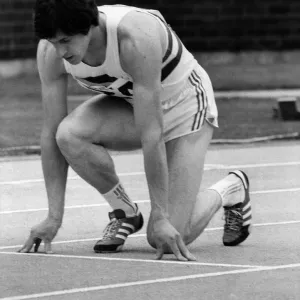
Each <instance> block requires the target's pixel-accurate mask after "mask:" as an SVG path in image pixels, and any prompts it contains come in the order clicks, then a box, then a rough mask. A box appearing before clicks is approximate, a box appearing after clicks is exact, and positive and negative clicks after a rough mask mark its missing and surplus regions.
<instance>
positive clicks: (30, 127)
mask: <svg viewBox="0 0 300 300" xmlns="http://www.w3.org/2000/svg"><path fill="white" fill-rule="evenodd" d="M96 2H97V4H99V5H104V4H126V5H132V6H139V7H143V8H152V9H158V10H159V11H160V12H161V13H162V14H163V15H164V17H165V19H166V20H167V22H168V23H169V24H170V25H171V26H172V28H173V29H174V30H175V31H176V33H177V34H178V36H179V37H180V38H181V40H182V41H183V42H184V44H185V45H186V47H187V48H188V49H189V50H190V51H191V52H192V53H193V54H194V55H195V57H196V59H197V60H198V61H199V63H200V64H201V65H202V66H203V67H204V68H205V69H206V71H207V72H208V74H209V75H210V77H211V80H212V83H213V86H214V89H215V91H216V96H217V100H218V101H217V103H218V106H219V111H220V130H218V131H216V133H215V139H243V138H254V137H259V136H268V135H272V134H291V133H298V132H299V131H300V130H299V129H300V128H299V123H300V122H299V121H297V120H291V121H290V122H287V121H285V122H283V121H282V120H280V119H278V118H276V106H277V102H276V95H275V96H274V95H273V94H272V95H271V93H270V96H268V95H267V96H264V97H260V96H256V97H251V98H250V99H249V97H245V96H244V95H243V94H238V96H236V94H234V95H233V96H232V95H231V96H228V95H227V96H224V94H222V93H220V94H218V93H219V92H224V91H245V90H250V91H260V90H278V89H284V90H286V95H288V93H289V91H290V90H291V89H292V90H293V91H294V92H295V91H297V89H298V88H299V87H300V81H299V78H300V67H299V66H300V1H299V0H252V1H241V0H193V1H185V0H181V1H166V0H153V1H149V0H143V1H142V0H134V1H129V0H124V1H122V2H119V1H112V0H107V1H98V0H97V1H96ZM34 3H35V0H1V1H0V32H1V34H0V108H1V111H0V128H1V131H0V148H2V149H3V148H8V147H16V146H24V145H38V143H39V140H38V139H39V132H40V126H41V103H40V87H39V79H38V76H37V70H36V63H35V54H36V46H37V40H36V38H35V37H34V33H33V25H32V9H33V6H34ZM70 94H72V95H77V96H78V95H81V94H86V91H85V90H82V89H81V88H78V87H77V86H75V85H74V84H73V83H71V84H70ZM218 95H219V96H218ZM225 95H226V94H225ZM245 98H246V99H245ZM81 100H83V99H81ZM79 103H80V102H79V101H72V104H70V109H73V108H74V107H75V106H76V105H78V104H79Z"/></svg>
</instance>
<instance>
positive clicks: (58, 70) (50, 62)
mask: <svg viewBox="0 0 300 300" xmlns="http://www.w3.org/2000/svg"><path fill="white" fill-rule="evenodd" d="M37 65H38V70H39V73H40V75H41V77H45V78H48V79H50V78H56V77H59V76H60V75H62V74H64V73H66V70H65V67H64V63H63V59H62V58H60V57H59V56H58V55H57V53H56V50H55V48H54V46H53V45H52V44H51V43H50V42H49V41H47V40H40V41H39V44H38V48H37Z"/></svg>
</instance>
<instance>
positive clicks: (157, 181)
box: [119, 12, 195, 260]
mask: <svg viewBox="0 0 300 300" xmlns="http://www.w3.org/2000/svg"><path fill="white" fill-rule="evenodd" d="M130 14H131V18H128V17H125V18H124V19H123V20H122V23H121V24H120V28H119V33H120V34H119V39H120V59H121V65H122V67H123V69H124V71H125V72H127V73H128V74H130V75H131V77H132V79H133V100H134V117H135V122H136V125H137V128H138V130H139V133H140V136H141V141H142V147H143V153H144V166H145V172H146V177H147V182H148V187H149V193H150V199H151V218H152V222H153V226H152V228H151V232H148V235H149V234H150V235H151V240H153V241H154V244H155V246H156V248H157V258H158V259H161V258H162V257H163V255H164V249H165V248H164V247H165V246H168V247H169V248H170V249H171V250H172V251H173V253H174V254H175V256H176V257H177V259H178V260H194V259H195V258H194V257H193V256H192V255H191V253H190V252H189V251H188V249H187V248H186V246H185V244H184V242H183V240H182V237H181V236H180V234H179V232H178V231H177V230H176V229H175V228H174V227H173V226H172V224H171V223H170V221H169V219H168V209H167V205H168V180H169V178H168V166H167V156H166V147H165V142H164V139H163V132H164V128H163V114H162V106H161V98H160V95H161V67H162V57H163V52H164V51H163V50H164V48H165V45H164V41H163V38H162V37H163V33H162V32H161V28H160V27H159V26H160V24H159V23H158V22H157V21H156V20H155V19H154V18H153V17H150V16H149V15H145V14H143V13H137V12H134V13H130ZM148 237H149V236H148Z"/></svg>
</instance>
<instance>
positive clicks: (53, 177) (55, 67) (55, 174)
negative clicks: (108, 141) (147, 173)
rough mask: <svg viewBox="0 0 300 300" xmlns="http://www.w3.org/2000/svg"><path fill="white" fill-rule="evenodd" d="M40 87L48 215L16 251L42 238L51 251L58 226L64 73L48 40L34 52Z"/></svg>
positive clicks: (62, 179)
mask: <svg viewBox="0 0 300 300" xmlns="http://www.w3.org/2000/svg"><path fill="white" fill-rule="evenodd" d="M37 63H38V70H39V75H40V79H41V86H42V100H43V127H42V134H41V151H42V166H43V173H44V179H45V185H46V190H47V196H48V207H49V210H48V216H47V218H46V219H45V220H44V221H42V222H41V223H39V224H37V225H36V226H34V227H32V229H31V232H30V235H29V237H28V239H27V241H26V242H25V244H24V246H23V247H22V248H21V249H20V250H19V252H30V250H31V249H32V247H33V245H35V247H34V251H35V252H36V251H38V248H39V245H40V243H41V241H42V240H43V241H44V245H45V252H46V253H52V250H51V242H52V240H53V238H54V237H55V235H56V234H57V231H58V230H59V228H60V227H61V224H62V219H63V213H64V202H65V201H64V200H65V187H66V178H67V169H68V164H67V162H66V160H65V158H64V157H63V155H62V154H61V152H60V150H59V148H58V146H57V144H56V139H55V136H56V131H57V128H58V125H59V124H60V122H61V121H62V119H63V118H64V117H65V116H66V115H67V101H66V90H67V76H66V74H65V72H64V68H63V65H62V61H61V59H58V58H57V56H56V53H55V49H54V48H53V47H52V46H51V45H50V44H49V43H48V42H47V41H43V40H42V41H40V43H39V46H38V53H37Z"/></svg>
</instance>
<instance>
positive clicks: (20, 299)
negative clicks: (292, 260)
mask: <svg viewBox="0 0 300 300" xmlns="http://www.w3.org/2000/svg"><path fill="white" fill-rule="evenodd" d="M299 267H300V263H298V264H289V265H280V266H273V267H260V268H254V269H245V270H232V271H224V272H210V273H200V274H194V275H186V276H175V277H167V278H159V279H150V280H140V281H132V282H125V283H116V284H107V285H98V286H93V287H85V288H74V289H68V290H61V291H53V292H48V293H38V294H31V295H24V296H15V297H8V298H0V300H27V299H38V298H43V297H54V296H61V295H70V294H77V293H87V292H95V291H101V290H102V291H103V290H109V289H117V288H125V287H133V286H142V285H150V284H161V283H169V282H176V281H183V280H193V279H199V278H210V277H218V276H227V275H237V274H247V273H254V272H265V271H275V270H284V269H291V268H294V269H295V268H299Z"/></svg>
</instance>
